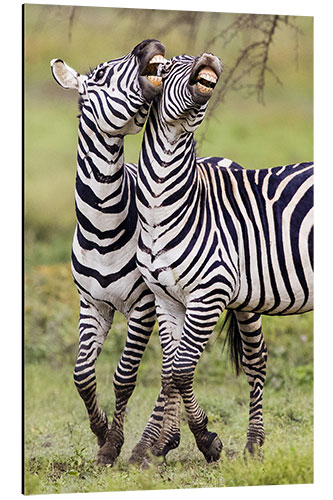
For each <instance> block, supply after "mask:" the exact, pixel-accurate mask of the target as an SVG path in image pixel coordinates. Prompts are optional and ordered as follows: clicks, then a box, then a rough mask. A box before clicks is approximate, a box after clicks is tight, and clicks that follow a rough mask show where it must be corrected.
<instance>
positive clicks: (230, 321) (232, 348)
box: [220, 309, 243, 375]
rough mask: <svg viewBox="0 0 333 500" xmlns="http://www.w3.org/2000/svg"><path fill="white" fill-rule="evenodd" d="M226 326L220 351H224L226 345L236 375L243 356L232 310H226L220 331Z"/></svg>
mask: <svg viewBox="0 0 333 500" xmlns="http://www.w3.org/2000/svg"><path fill="white" fill-rule="evenodd" d="M225 328H227V333H226V336H225V339H224V343H223V347H222V352H223V351H224V349H225V347H226V345H227V346H228V351H229V356H230V361H231V363H232V364H233V365H234V368H235V371H236V375H239V374H240V372H241V371H242V370H243V366H242V357H243V346H242V339H241V335H240V331H239V327H238V323H237V319H236V315H235V313H234V311H232V310H230V309H229V310H228V311H227V314H226V317H225V319H224V322H223V324H222V327H221V331H220V333H222V331H223V330H224V329H225Z"/></svg>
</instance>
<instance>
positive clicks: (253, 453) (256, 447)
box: [243, 441, 263, 460]
mask: <svg viewBox="0 0 333 500" xmlns="http://www.w3.org/2000/svg"><path fill="white" fill-rule="evenodd" d="M261 446H262V444H261V443H260V444H258V443H253V442H250V441H248V442H247V443H246V446H245V448H244V452H243V455H244V458H245V460H246V458H247V457H248V455H250V457H251V458H257V459H258V460H263V453H262V451H261Z"/></svg>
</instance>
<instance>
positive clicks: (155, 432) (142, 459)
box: [129, 389, 166, 464]
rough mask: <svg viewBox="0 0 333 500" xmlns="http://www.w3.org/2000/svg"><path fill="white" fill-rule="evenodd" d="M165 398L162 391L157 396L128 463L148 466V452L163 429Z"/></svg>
mask: <svg viewBox="0 0 333 500" xmlns="http://www.w3.org/2000/svg"><path fill="white" fill-rule="evenodd" d="M165 401H166V397H165V395H164V393H163V391H162V389H161V390H160V393H159V395H158V398H157V401H156V404H155V407H154V410H153V412H152V414H151V417H150V418H149V420H148V422H147V425H146V427H145V428H144V431H143V433H142V436H141V438H140V441H139V442H138V443H137V444H136V445H135V446H134V448H133V450H132V453H131V456H130V459H129V463H130V464H136V463H142V464H148V462H149V452H148V450H150V449H151V448H152V446H153V445H154V443H156V441H157V440H158V438H159V436H160V434H161V430H162V427H163V414H164V409H165Z"/></svg>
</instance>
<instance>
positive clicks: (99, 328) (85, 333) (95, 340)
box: [73, 299, 113, 446]
mask: <svg viewBox="0 0 333 500" xmlns="http://www.w3.org/2000/svg"><path fill="white" fill-rule="evenodd" d="M112 317H113V311H112V312H111V314H110V318H109V320H108V321H107V320H105V319H104V318H103V317H102V316H101V315H100V314H99V312H98V311H97V309H96V308H95V307H94V306H92V305H91V304H88V303H86V302H85V301H84V300H83V299H82V300H81V305H80V318H79V349H78V355H77V360H76V364H75V368H74V373H73V376H74V383H75V386H76V388H77V390H78V393H79V395H80V396H81V398H82V399H83V401H84V404H85V406H86V409H87V412H88V416H89V420H90V428H91V430H92V432H93V433H94V434H95V435H96V437H97V442H98V445H99V446H103V445H104V443H105V441H106V435H107V432H108V428H109V423H108V419H107V416H106V414H105V413H104V411H103V410H102V409H101V408H100V407H99V405H98V401H97V395H96V385H97V383H96V374H95V363H96V360H97V358H98V356H99V354H100V352H101V350H102V347H103V344H104V341H105V339H106V337H107V334H108V332H109V329H110V327H111V324H112Z"/></svg>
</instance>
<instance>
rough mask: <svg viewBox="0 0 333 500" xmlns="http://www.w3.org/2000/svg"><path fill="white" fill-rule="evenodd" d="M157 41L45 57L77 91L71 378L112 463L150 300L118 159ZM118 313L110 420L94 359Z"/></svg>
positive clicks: (151, 91) (140, 106) (151, 317)
mask: <svg viewBox="0 0 333 500" xmlns="http://www.w3.org/2000/svg"><path fill="white" fill-rule="evenodd" d="M164 54H165V47H164V45H162V43H161V42H159V41H158V40H153V39H149V40H144V41H143V42H141V43H139V44H138V45H137V46H136V47H135V48H134V49H133V50H132V51H131V52H129V54H127V55H126V56H124V57H120V58H117V59H114V60H111V61H107V62H103V63H101V64H99V65H98V66H97V67H96V68H95V69H93V70H92V71H90V73H88V74H85V75H82V74H79V73H78V72H77V71H75V70H74V69H73V68H71V67H70V66H68V65H67V64H66V63H65V62H64V61H63V60H61V59H53V60H52V61H51V70H52V74H53V76H54V78H55V80H56V82H57V83H58V84H59V85H60V86H62V87H64V88H65V89H74V90H77V91H78V93H79V108H80V116H79V127H78V151H77V174H76V186H75V209H76V217H77V225H76V229H75V233H74V238H73V246H72V259H71V261H72V274H73V279H74V282H75V284H76V287H77V289H78V292H79V296H80V315H79V348H78V355H77V361H76V365H75V368H74V382H75V385H76V388H77V390H78V392H79V395H80V396H81V398H82V399H83V401H84V403H85V406H86V409H87V413H88V416H89V420H90V428H91V430H92V432H93V433H94V434H95V435H96V437H97V442H98V445H99V451H98V454H97V462H98V463H100V464H111V465H112V464H113V463H114V461H115V460H116V458H117V457H118V455H119V453H120V450H121V447H122V445H123V442H124V435H123V423H124V414H125V409H126V405H127V402H128V399H129V397H130V396H131V394H132V392H133V390H134V387H135V383H136V378H137V372H138V367H139V364H140V361H141V358H142V355H143V352H144V350H145V348H146V345H147V342H148V340H149V337H150V335H151V332H152V330H153V327H154V323H155V304H154V296H153V294H152V293H151V291H150V290H149V288H148V287H147V286H146V285H145V282H144V280H143V279H142V277H141V275H140V273H139V271H138V269H137V266H136V246H137V237H138V220H137V219H138V218H137V210H136V201H135V183H136V166H135V165H133V164H124V154H123V144H124V136H125V135H127V134H136V133H138V132H140V131H141V129H142V127H143V125H144V123H145V120H146V117H147V114H148V110H149V106H150V103H151V101H152V99H153V98H154V97H155V96H156V95H157V94H158V93H159V92H160V91H161V77H160V76H159V75H158V68H159V66H160V65H161V64H162V63H163V62H164V61H165V59H164ZM116 310H117V311H120V312H121V313H122V314H123V315H124V316H125V318H126V319H127V328H128V333H127V339H126V344H125V347H124V350H123V353H122V356H121V359H120V361H119V364H118V366H117V369H116V372H115V374H114V378H113V385H114V392H115V410H114V415H113V420H112V424H109V422H108V418H107V416H106V414H105V412H104V411H103V410H102V409H101V408H100V407H99V404H98V401H97V396H96V376H95V363H96V360H97V357H98V356H99V354H100V352H101V350H102V347H103V344H104V341H105V339H106V337H107V335H108V332H109V330H110V328H111V325H112V321H113V316H114V312H115V311H116Z"/></svg>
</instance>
